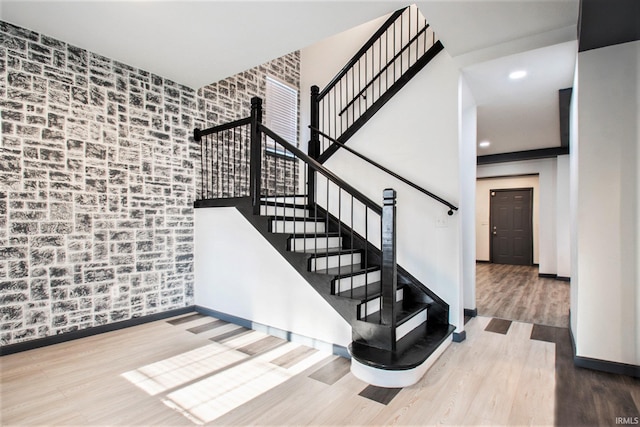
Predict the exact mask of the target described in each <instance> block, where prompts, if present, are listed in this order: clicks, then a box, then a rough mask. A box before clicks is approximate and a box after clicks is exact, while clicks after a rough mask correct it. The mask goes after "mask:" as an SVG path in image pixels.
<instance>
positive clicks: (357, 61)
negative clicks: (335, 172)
mask: <svg viewBox="0 0 640 427" xmlns="http://www.w3.org/2000/svg"><path fill="white" fill-rule="evenodd" d="M436 45H437V46H436ZM441 46H442V45H441V44H440V43H439V42H437V41H436V37H435V34H434V33H433V31H432V30H431V28H430V26H429V24H428V23H427V21H426V19H425V18H424V17H423V16H422V14H421V13H420V11H419V10H418V8H417V7H416V6H415V5H412V6H408V7H406V8H404V9H400V10H398V11H396V12H394V13H393V14H391V16H390V17H389V18H388V19H387V20H386V21H385V22H384V24H383V25H382V26H381V27H380V29H378V31H376V33H375V34H374V35H373V36H372V37H371V38H370V39H369V40H368V41H367V43H365V44H364V46H363V47H362V48H361V49H360V50H359V51H358V52H357V53H356V54H355V55H354V56H353V58H352V59H351V60H350V61H349V62H348V63H347V64H346V65H345V66H344V67H343V68H342V70H340V72H339V73H338V74H337V75H336V76H335V77H334V78H333V79H332V80H331V81H330V82H329V84H328V85H327V86H326V87H325V88H324V89H322V90H320V88H318V86H313V87H312V88H311V126H312V127H313V128H314V129H320V130H321V131H322V132H323V133H324V134H325V135H328V136H329V138H330V139H327V138H324V137H322V136H321V135H320V134H318V133H317V132H314V131H312V132H311V145H312V146H313V148H312V151H313V153H314V154H315V156H314V158H317V159H319V160H320V163H323V162H324V160H326V159H327V158H328V157H329V156H330V155H331V154H332V153H333V152H335V150H336V149H337V148H338V146H337V145H335V144H333V143H332V141H331V139H334V140H339V141H340V142H343V143H344V142H346V141H347V140H348V139H349V138H350V137H351V136H352V135H353V134H354V133H355V132H356V131H357V130H358V129H359V128H360V127H361V126H362V125H363V124H364V123H365V122H366V121H367V120H368V119H369V118H370V117H371V116H372V115H373V114H374V113H375V112H376V111H377V110H378V109H379V108H380V107H381V106H382V105H383V104H384V103H385V102H386V101H387V100H388V99H389V98H390V97H391V96H393V94H394V93H395V92H397V90H399V88H400V87H402V86H404V85H405V84H406V83H407V81H408V80H409V79H410V78H411V77H412V74H414V73H415V68H416V67H414V65H416V64H418V62H424V60H425V59H426V58H425V57H428V56H429V55H426V54H427V52H432V54H434V55H435V53H437V52H438V51H439V49H433V50H432V49H431V48H432V47H439V48H441ZM427 62H428V60H427Z"/></svg>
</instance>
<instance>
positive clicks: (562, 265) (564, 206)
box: [556, 155, 571, 277]
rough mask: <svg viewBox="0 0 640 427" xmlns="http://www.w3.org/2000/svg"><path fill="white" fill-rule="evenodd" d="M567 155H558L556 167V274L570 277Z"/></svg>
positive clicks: (568, 169) (568, 166)
mask: <svg viewBox="0 0 640 427" xmlns="http://www.w3.org/2000/svg"><path fill="white" fill-rule="evenodd" d="M569 172H570V165H569V156H568V155H565V156H558V158H557V169H556V181H557V184H558V185H557V187H556V256H557V258H556V274H557V275H558V277H571V217H570V214H569V213H570V191H569V189H570V187H571V186H570V184H569Z"/></svg>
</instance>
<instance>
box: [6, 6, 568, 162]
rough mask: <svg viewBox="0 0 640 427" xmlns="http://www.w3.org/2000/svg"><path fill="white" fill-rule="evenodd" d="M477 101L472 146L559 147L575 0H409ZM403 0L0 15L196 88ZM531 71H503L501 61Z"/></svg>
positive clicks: (26, 10)
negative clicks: (517, 75)
mask: <svg viewBox="0 0 640 427" xmlns="http://www.w3.org/2000/svg"><path fill="white" fill-rule="evenodd" d="M416 3H417V5H418V7H419V8H420V10H421V11H422V12H423V14H424V15H425V16H426V17H427V19H428V20H429V22H430V23H431V25H432V27H433V28H434V29H435V31H436V33H437V34H438V36H439V37H440V39H441V40H442V42H443V44H444V46H445V49H446V51H447V52H448V53H449V55H451V56H452V58H453V60H454V61H455V63H456V64H457V65H458V66H459V67H460V68H461V69H462V71H463V73H464V75H465V76H466V79H467V81H468V84H469V86H470V89H471V91H472V93H473V94H474V97H475V98H476V102H477V104H478V140H479V141H481V140H489V141H491V146H490V147H489V148H479V149H478V155H483V154H495V153H504V152H512V151H522V150H531V149H537V148H548V147H558V146H560V131H559V119H558V115H559V112H558V90H559V89H563V88H566V87H570V86H571V85H572V81H573V71H574V66H575V58H576V54H577V45H576V41H575V39H576V34H577V31H576V25H577V21H578V8H579V0H496V1H488V0H424V1H417V2H416ZM405 4H406V2H404V1H402V0H388V1H377V0H373V1H364V0H355V1H338V0H318V1H312V0H298V1H292V0H290V1H273V0H262V1H244V0H236V1H217V0H173V1H169V0H137V1H135V0H110V1H100V0H84V1H74V0H71V1H68V0H67V1H62V0H45V1H43V0H2V1H1V2H0V18H1V19H2V20H5V21H8V22H11V23H14V24H17V25H20V26H22V27H25V28H28V29H31V30H34V31H38V32H40V33H43V34H47V35H49V36H52V37H55V38H58V39H61V40H64V41H66V42H67V43H70V44H73V45H75V46H78V47H82V48H85V49H88V50H90V51H93V52H97V53H99V54H102V55H104V56H107V57H110V58H114V59H116V60H118V61H120V62H123V63H126V64H130V65H132V66H135V67H138V68H142V69H145V70H148V71H151V72H153V73H155V74H158V75H161V76H163V77H166V78H169V79H171V80H174V81H176V82H179V83H181V84H184V85H186V86H190V87H192V88H200V87H202V86H205V85H207V84H209V83H212V82H215V81H218V80H220V79H223V78H225V77H228V76H230V75H233V74H235V73H237V72H240V71H243V70H246V69H248V68H251V67H253V66H256V65H258V64H261V63H264V62H266V61H268V60H270V59H273V58H276V57H279V56H281V55H284V54H286V53H288V52H291V51H294V50H296V49H300V48H303V47H305V46H308V45H311V44H313V43H315V42H317V41H320V40H322V39H324V38H326V37H328V36H331V35H334V34H337V33H339V32H341V31H344V30H346V29H349V28H352V27H354V26H357V25H359V24H362V23H364V22H367V21H369V20H372V19H374V18H377V17H380V16H382V15H385V14H387V13H390V12H392V11H393V10H396V9H398V8H400V7H402V6H404V5H405ZM515 69H526V70H527V71H528V75H527V77H526V78H524V79H522V80H519V81H510V80H509V79H508V74H509V72H511V71H513V70H515Z"/></svg>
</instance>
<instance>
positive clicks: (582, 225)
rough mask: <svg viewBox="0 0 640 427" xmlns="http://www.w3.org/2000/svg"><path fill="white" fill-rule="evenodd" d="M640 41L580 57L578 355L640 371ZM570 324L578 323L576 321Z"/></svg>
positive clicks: (593, 51)
mask: <svg viewBox="0 0 640 427" xmlns="http://www.w3.org/2000/svg"><path fill="white" fill-rule="evenodd" d="M639 70H640V41H636V42H632V43H625V44H620V45H616V46H609V47H605V48H601V49H594V50H589V51H586V52H581V53H579V55H578V90H579V96H578V125H577V126H578V138H579V139H578V144H579V150H577V152H574V153H572V154H571V155H572V156H574V157H576V158H577V163H578V172H577V182H576V184H577V187H576V188H573V189H572V191H575V192H577V195H576V197H577V198H576V205H575V209H576V213H575V215H576V221H577V234H576V236H575V238H576V240H577V241H576V243H575V246H576V247H577V257H576V259H575V262H576V265H575V266H574V269H575V270H576V271H577V273H578V275H577V278H578V280H577V281H576V282H575V283H572V286H577V287H578V289H577V299H578V301H577V304H573V307H574V310H573V311H572V313H571V315H572V316H576V323H575V327H574V330H573V333H574V336H575V339H576V353H577V355H578V356H583V357H590V358H595V359H602V360H608V361H615V362H621V363H629V364H634V365H640V295H639V294H640V291H639V289H638V287H639V285H638V283H639V280H640V277H639V276H640V274H639V270H638V265H639V262H638V260H639V258H638V257H639V254H638V252H639V249H638V245H639V243H640V237H639V230H638V228H639V227H640V225H639V224H640V217H639V209H638V200H639V199H638V195H639V188H640V182H639V179H638V164H639V160H638V155H639V153H640V140H639V138H638V110H639V107H638V103H639V98H638V94H639V93H640V92H639V90H640V87H639V85H638V82H639V80H640V72H639ZM572 325H573V322H572Z"/></svg>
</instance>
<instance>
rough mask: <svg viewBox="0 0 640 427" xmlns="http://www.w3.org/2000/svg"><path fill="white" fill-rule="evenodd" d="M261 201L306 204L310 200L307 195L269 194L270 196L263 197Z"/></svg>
mask: <svg viewBox="0 0 640 427" xmlns="http://www.w3.org/2000/svg"><path fill="white" fill-rule="evenodd" d="M260 201H261V202H275V203H286V204H291V205H306V204H307V202H308V201H309V200H308V199H307V197H305V196H296V197H293V196H287V197H282V196H280V197H278V196H269V197H261V198H260Z"/></svg>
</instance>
